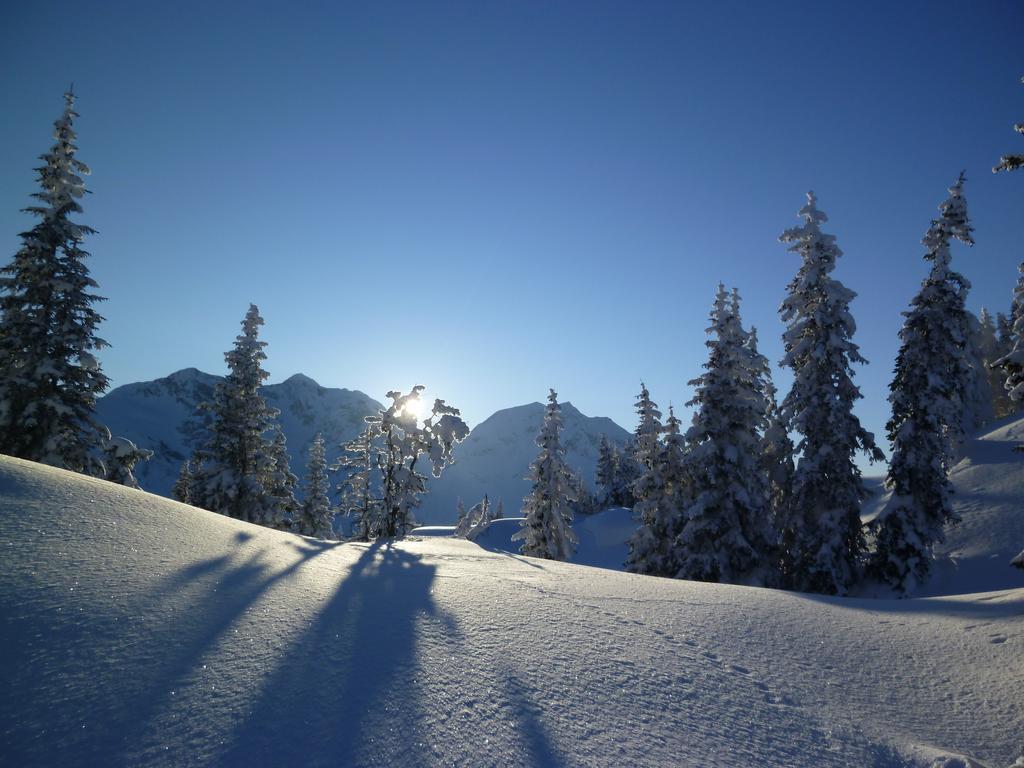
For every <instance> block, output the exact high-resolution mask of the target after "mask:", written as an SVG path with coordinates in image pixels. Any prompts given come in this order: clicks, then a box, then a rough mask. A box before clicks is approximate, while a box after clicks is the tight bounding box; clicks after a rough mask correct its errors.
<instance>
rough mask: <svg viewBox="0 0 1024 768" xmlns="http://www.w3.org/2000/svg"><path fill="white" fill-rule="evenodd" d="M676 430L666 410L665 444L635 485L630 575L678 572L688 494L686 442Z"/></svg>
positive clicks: (659, 446) (672, 415) (628, 562)
mask: <svg viewBox="0 0 1024 768" xmlns="http://www.w3.org/2000/svg"><path fill="white" fill-rule="evenodd" d="M651 405H652V406H654V408H655V409H656V408H657V406H656V405H654V404H653V403H651ZM679 427H680V422H679V419H677V418H676V415H675V412H674V411H673V409H672V407H671V406H669V416H668V419H667V421H666V423H665V426H664V427H663V428H662V432H663V433H664V440H663V441H662V442H659V443H658V444H657V448H656V451H657V453H656V455H655V456H654V459H653V461H651V463H650V466H649V468H647V469H645V470H644V471H643V473H642V474H641V475H640V478H639V479H638V480H637V482H636V484H635V488H636V505H635V506H634V507H633V514H634V516H635V517H636V518H637V520H638V522H639V526H638V527H637V529H636V531H634V533H633V535H632V536H631V537H630V540H629V555H628V556H627V559H626V570H627V571H630V572H631V573H644V574H648V575H652V576H675V575H677V573H678V571H679V563H678V559H677V558H676V552H675V547H676V537H677V536H678V535H679V532H680V530H681V527H682V516H681V510H682V508H683V507H684V506H685V504H686V492H687V490H688V483H687V480H686V476H685V472H684V460H685V455H686V446H685V438H684V437H683V435H682V434H681V432H680V428H679Z"/></svg>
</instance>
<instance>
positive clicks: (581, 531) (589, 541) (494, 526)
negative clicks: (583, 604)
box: [414, 507, 636, 571]
mask: <svg viewBox="0 0 1024 768" xmlns="http://www.w3.org/2000/svg"><path fill="white" fill-rule="evenodd" d="M523 519H524V518H522V517H506V518H502V519H500V520H492V521H491V522H490V523H488V525H487V526H486V527H485V528H484V529H483V530H482V531H481V532H480V533H478V534H476V536H475V537H474V538H473V542H474V543H476V544H477V545H478V546H481V547H483V548H484V549H487V550H490V551H492V552H505V553H510V554H518V552H519V550H520V549H521V548H522V545H523V542H522V541H519V540H513V539H512V537H513V536H514V535H515V534H516V533H518V532H519V529H520V527H522V524H523ZM572 529H573V531H574V532H575V533H576V538H577V540H578V541H579V545H578V546H577V547H576V553H575V554H574V555H573V556H572V557H571V558H570V559H569V562H570V563H575V564H576V565H590V566H594V567H595V568H610V569H612V570H613V571H621V570H624V565H625V562H626V556H627V555H628V554H629V545H628V544H627V542H628V541H629V538H630V536H632V535H633V532H634V531H635V530H636V522H635V521H634V520H633V511H632V510H629V509H625V508H624V507H615V508H613V509H606V510H604V511H603V512H598V513H597V514H596V515H587V516H586V517H578V518H576V520H575V521H574V522H573V526H572ZM423 530H437V531H442V530H448V531H451V532H454V530H455V529H454V528H451V529H448V528H444V529H442V528H437V529H432V528H431V529H423ZM414 533H418V531H414ZM438 535H441V534H438ZM449 535H450V534H449Z"/></svg>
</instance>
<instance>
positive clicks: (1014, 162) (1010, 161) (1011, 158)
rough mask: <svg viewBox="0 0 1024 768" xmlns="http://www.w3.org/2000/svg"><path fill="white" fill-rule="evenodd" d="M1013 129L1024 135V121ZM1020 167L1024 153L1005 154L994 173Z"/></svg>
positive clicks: (1023, 81)
mask: <svg viewBox="0 0 1024 768" xmlns="http://www.w3.org/2000/svg"><path fill="white" fill-rule="evenodd" d="M1021 83H1024V77H1022V78H1021ZM1013 130H1015V131H1016V132H1017V133H1019V134H1021V135H1024V123H1017V124H1016V125H1014V126H1013ZM1020 168H1024V155H1003V156H1002V157H1001V158H999V164H998V165H996V167H995V168H993V169H992V173H999V171H1016V170H1019V169H1020Z"/></svg>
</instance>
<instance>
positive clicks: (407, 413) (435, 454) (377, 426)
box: [366, 385, 469, 538]
mask: <svg viewBox="0 0 1024 768" xmlns="http://www.w3.org/2000/svg"><path fill="white" fill-rule="evenodd" d="M422 391H423V387H422V386H420V385H418V386H415V387H413V388H412V390H411V391H410V392H409V393H408V394H402V393H401V392H397V391H392V392H388V394H387V396H388V398H390V399H391V405H390V406H389V407H387V408H386V409H384V410H382V411H380V412H379V413H378V415H376V416H368V417H367V419H366V421H367V423H368V424H369V425H370V428H371V435H372V437H373V438H374V439H379V441H380V443H381V446H382V448H381V449H380V450H379V451H378V452H377V467H378V469H379V470H380V472H381V514H380V516H379V518H378V520H377V523H378V525H377V530H375V531H371V536H381V537H386V538H392V537H402V536H405V534H406V533H408V531H409V530H410V529H412V528H414V527H415V526H416V518H415V509H416V507H417V506H419V503H420V496H422V495H423V494H424V493H426V491H427V486H426V479H427V478H426V476H425V475H423V474H421V473H420V472H418V471H417V469H416V465H417V463H418V462H419V459H420V457H421V456H423V455H426V456H427V458H428V460H429V461H430V463H431V465H432V473H433V475H434V477H440V476H441V472H442V471H443V470H444V468H445V467H446V466H447V465H448V464H449V463H451V461H452V450H453V449H454V447H455V445H456V443H459V442H461V441H462V440H465V439H466V436H467V435H468V434H469V427H468V426H467V425H466V422H464V421H463V420H462V419H461V418H460V417H459V409H458V408H453V407H452V406H450V405H447V404H446V403H445V402H444V400H434V406H433V408H432V410H431V413H430V416H428V417H427V418H426V419H425V420H424V421H423V423H422V424H420V423H419V419H418V417H417V413H418V409H417V408H416V407H415V406H416V404H418V402H419V400H420V393H421V392H422Z"/></svg>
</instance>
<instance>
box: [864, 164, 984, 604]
mask: <svg viewBox="0 0 1024 768" xmlns="http://www.w3.org/2000/svg"><path fill="white" fill-rule="evenodd" d="M963 183H964V176H963V174H960V178H959V179H958V180H957V182H956V184H954V185H953V186H952V187H951V188H950V190H949V191H950V197H949V198H948V199H947V200H945V201H944V202H943V203H942V204H941V205H940V206H939V210H940V211H941V215H940V216H939V218H938V219H935V220H933V221H932V224H931V227H929V229H928V232H927V233H926V234H925V236H924V239H923V240H922V243H923V244H924V246H925V249H926V253H925V256H924V258H925V259H926V260H928V261H930V262H931V270H930V271H929V274H928V277H927V278H926V279H925V280H924V282H923V283H922V284H921V289H920V290H919V291H918V293H917V295H916V296H914V298H913V300H912V301H911V302H910V310H908V311H907V312H904V313H903V316H904V317H905V318H906V320H905V321H904V323H903V328H902V329H901V330H900V341H901V344H900V350H899V353H898V354H897V357H896V370H895V376H894V377H893V380H892V384H890V385H889V391H890V394H889V402H890V403H892V418H890V419H889V422H888V424H887V425H886V428H887V430H888V433H889V439H890V441H891V442H892V445H893V455H892V460H891V461H890V462H889V473H888V476H887V478H886V487H888V488H889V489H890V490H891V491H892V496H891V498H890V500H889V503H888V504H887V505H886V506H885V508H884V509H883V510H882V512H881V513H880V514H879V515H878V517H876V518H875V520H873V521H872V524H871V528H872V530H873V532H874V535H875V552H874V554H873V556H872V558H871V572H872V573H873V574H874V575H875V576H876V577H878V578H880V579H883V580H885V581H887V582H888V583H890V584H891V585H892V586H893V587H895V588H896V589H899V590H901V591H902V590H907V589H910V588H912V587H913V586H914V585H915V584H920V583H921V582H922V581H923V580H924V579H925V578H927V576H928V572H929V569H930V567H931V559H932V547H933V546H934V544H935V543H936V542H941V541H942V540H943V528H944V527H945V526H946V525H948V524H951V523H956V522H957V520H958V518H957V516H956V514H955V512H954V511H953V507H952V504H951V501H950V496H951V494H952V486H951V485H950V483H949V479H948V477H947V475H948V472H949V467H950V464H951V462H952V461H953V459H954V457H955V456H956V455H957V454H958V453H959V451H960V446H961V443H962V439H963V431H964V421H965V417H964V404H965V402H968V399H969V395H968V392H969V387H968V383H969V382H970V380H971V369H970V367H969V361H968V360H967V352H968V340H969V335H970V333H971V330H972V329H971V327H970V323H969V318H968V315H967V310H966V309H965V308H964V299H965V296H966V294H967V290H968V289H969V287H970V283H968V282H967V280H966V278H964V277H963V276H962V275H960V274H959V273H957V272H954V271H953V270H952V269H951V268H950V260H951V253H950V245H951V242H952V240H953V239H957V240H960V241H961V242H963V243H966V244H967V245H972V244H973V242H974V241H973V240H972V239H971V226H970V223H969V221H968V218H967V203H966V201H965V200H964V198H963ZM979 364H980V363H979Z"/></svg>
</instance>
